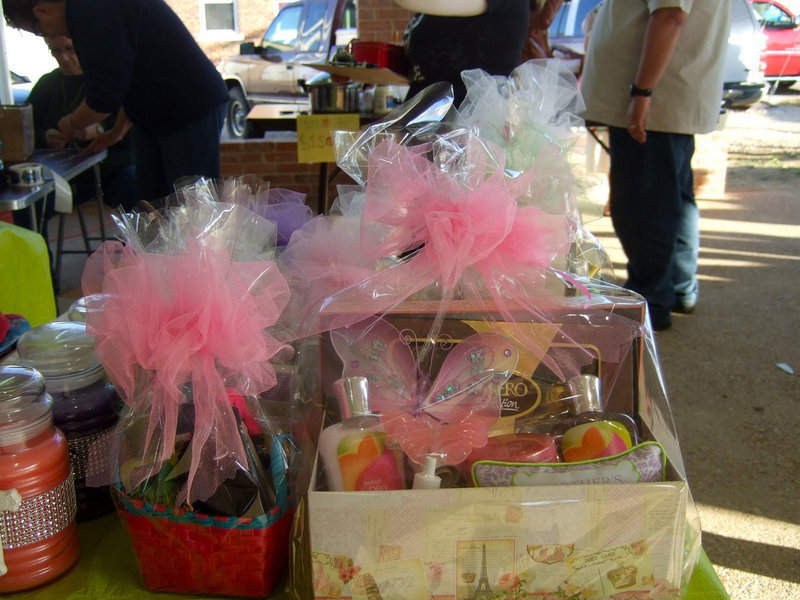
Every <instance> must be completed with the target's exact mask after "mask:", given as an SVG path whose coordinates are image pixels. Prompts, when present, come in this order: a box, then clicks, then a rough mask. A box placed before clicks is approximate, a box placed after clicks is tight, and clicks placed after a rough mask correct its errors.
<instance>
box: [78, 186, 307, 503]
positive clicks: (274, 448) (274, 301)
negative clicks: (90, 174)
mask: <svg viewBox="0 0 800 600" xmlns="http://www.w3.org/2000/svg"><path fill="white" fill-rule="evenodd" d="M268 197H269V187H268V183H266V182H263V181H258V180H256V179H253V178H240V179H235V180H226V181H211V180H205V179H200V180H198V181H196V182H195V183H193V184H191V185H189V186H186V187H182V188H180V189H178V190H176V193H175V194H173V195H172V196H171V197H169V198H167V199H165V200H164V202H163V206H160V207H158V208H156V207H150V208H149V210H143V211H140V212H131V213H124V212H121V213H119V214H118V215H115V220H116V222H117V225H118V229H119V237H120V239H121V242H120V241H113V242H105V243H104V244H103V245H102V246H101V247H100V248H99V249H98V251H97V252H95V253H94V254H93V255H91V256H90V258H89V260H88V262H87V265H86V269H85V271H84V275H83V281H82V286H83V291H84V293H85V294H87V295H88V294H100V296H99V297H101V298H102V299H103V300H102V310H96V311H92V312H91V314H89V315H87V328H88V330H89V331H90V333H91V334H92V335H93V336H94V337H95V340H96V352H97V356H98V358H99V359H100V361H101V362H102V364H103V365H104V367H105V369H106V371H107V372H108V375H109V377H110V378H111V380H112V381H113V383H114V385H115V386H116V389H117V391H118V392H119V394H120V396H121V398H122V399H123V401H124V402H125V405H126V410H125V412H124V414H123V415H122V418H121V420H120V423H119V426H118V435H117V436H115V439H116V443H115V448H114V452H112V455H111V457H110V460H111V461H112V462H113V465H112V472H113V473H114V475H115V480H114V481H113V482H112V483H114V484H116V485H118V486H119V487H120V488H121V490H122V492H123V493H125V494H127V495H128V496H130V497H132V498H136V499H140V500H145V501H147V502H152V503H154V504H157V505H162V506H167V507H172V508H175V509H185V508H194V509H195V510H198V511H201V512H205V513H207V514H219V515H226V516H236V517H241V516H243V515H251V516H252V515H254V514H255V515H257V514H263V513H264V512H266V511H269V510H271V509H272V508H273V505H274V504H275V502H276V498H277V497H278V496H281V497H282V499H283V501H285V496H286V489H285V487H286V483H287V482H285V481H278V480H279V479H280V478H281V477H283V476H285V475H286V471H287V469H288V464H287V463H288V461H289V459H290V454H291V453H290V452H289V451H287V441H286V440H285V439H283V437H282V436H283V435H284V434H285V433H286V432H285V431H282V428H281V427H280V426H278V425H276V423H275V421H274V419H273V418H272V417H271V415H270V414H269V413H268V411H267V410H266V409H265V406H264V402H263V394H265V393H267V392H269V390H271V389H273V388H274V386H275V385H276V383H277V380H278V377H277V375H276V366H275V363H276V362H279V361H280V360H281V357H282V356H286V355H287V353H288V354H289V355H292V354H293V353H294V351H293V349H292V348H291V347H290V346H287V345H286V344H285V343H283V342H282V341H280V340H278V339H276V338H275V337H274V336H273V335H271V334H270V333H268V331H267V330H268V328H270V327H271V326H273V325H274V324H275V323H276V322H277V320H278V318H279V316H280V314H281V312H282V311H283V309H284V307H285V306H286V304H287V302H288V299H289V288H288V286H287V283H286V281H285V279H284V277H283V276H282V275H281V273H280V271H279V269H278V267H277V264H276V262H275V252H276V241H277V235H278V232H277V227H276V224H275V222H274V221H271V220H268V219H265V218H264V217H262V216H260V215H259V214H258V213H259V212H261V213H262V214H266V212H265V211H267V204H268ZM287 402H288V398H287ZM281 464H282V465H283V466H282V467H280V466H279V465H281ZM281 473H282V474H283V475H281ZM278 488H280V490H279V489H278Z"/></svg>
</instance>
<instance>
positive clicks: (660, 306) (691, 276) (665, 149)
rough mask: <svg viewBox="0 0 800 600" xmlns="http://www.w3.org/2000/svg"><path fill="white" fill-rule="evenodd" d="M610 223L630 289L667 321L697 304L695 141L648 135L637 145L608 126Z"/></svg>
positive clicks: (624, 133) (623, 132)
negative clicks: (680, 307)
mask: <svg viewBox="0 0 800 600" xmlns="http://www.w3.org/2000/svg"><path fill="white" fill-rule="evenodd" d="M609 141H610V149H611V169H610V174H609V183H610V200H611V219H612V222H613V224H614V231H615V232H616V234H617V237H618V238H619V240H620V243H621V244H622V249H623V250H624V251H625V255H626V256H627V257H628V280H627V282H626V283H625V287H627V288H629V289H631V290H633V291H635V292H638V293H640V294H641V295H642V296H644V297H645V299H646V300H647V304H648V306H649V308H650V312H651V314H652V315H655V316H659V317H663V318H668V316H669V313H670V310H671V309H672V308H673V307H674V306H675V304H676V303H677V302H679V301H680V302H687V303H694V302H695V301H696V300H697V292H698V286H697V257H698V254H699V250H700V233H699V211H698V209H697V204H696V203H695V198H694V178H693V176H692V166H691V162H692V156H693V155H694V136H692V135H685V134H677V133H663V132H657V131H648V132H647V142H645V143H644V144H640V143H638V142H636V141H635V140H634V139H633V138H631V136H630V135H629V134H628V132H627V131H626V130H625V129H620V128H618V127H609Z"/></svg>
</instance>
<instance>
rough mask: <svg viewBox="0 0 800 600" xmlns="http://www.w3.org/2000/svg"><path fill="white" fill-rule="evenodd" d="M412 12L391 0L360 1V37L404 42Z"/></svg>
mask: <svg viewBox="0 0 800 600" xmlns="http://www.w3.org/2000/svg"><path fill="white" fill-rule="evenodd" d="M410 17H411V13H410V12H408V11H407V10H405V9H403V8H400V7H399V6H397V5H396V4H395V3H394V2H392V1H391V0H359V1H358V37H359V38H361V39H362V40H375V41H381V42H391V43H394V44H399V43H402V41H403V31H405V28H406V25H407V24H408V20H409V18H410Z"/></svg>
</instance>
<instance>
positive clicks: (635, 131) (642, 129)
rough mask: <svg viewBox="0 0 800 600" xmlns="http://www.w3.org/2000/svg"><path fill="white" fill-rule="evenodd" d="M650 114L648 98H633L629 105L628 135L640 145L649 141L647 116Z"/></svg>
mask: <svg viewBox="0 0 800 600" xmlns="http://www.w3.org/2000/svg"><path fill="white" fill-rule="evenodd" d="M649 112H650V98H649V97H648V96H631V103H630V104H629V105H628V133H629V134H630V136H631V137H632V138H633V139H635V140H636V141H637V142H639V143H640V144H644V143H645V142H646V141H647V131H646V127H647V114H648V113H649Z"/></svg>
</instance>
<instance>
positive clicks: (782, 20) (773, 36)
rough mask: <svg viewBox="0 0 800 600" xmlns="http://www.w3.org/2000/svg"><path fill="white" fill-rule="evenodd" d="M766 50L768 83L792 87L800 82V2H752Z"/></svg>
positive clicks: (765, 73)
mask: <svg viewBox="0 0 800 600" xmlns="http://www.w3.org/2000/svg"><path fill="white" fill-rule="evenodd" d="M751 2H752V3H753V8H754V9H755V11H756V13H757V14H758V20H759V22H760V23H761V26H762V28H763V29H764V33H765V34H766V36H767V46H766V49H765V50H764V53H763V62H764V76H765V77H766V79H767V81H770V82H776V83H777V84H778V85H779V86H781V87H789V86H791V85H793V84H794V83H795V81H796V80H797V79H798V78H800V1H798V0H751Z"/></svg>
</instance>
